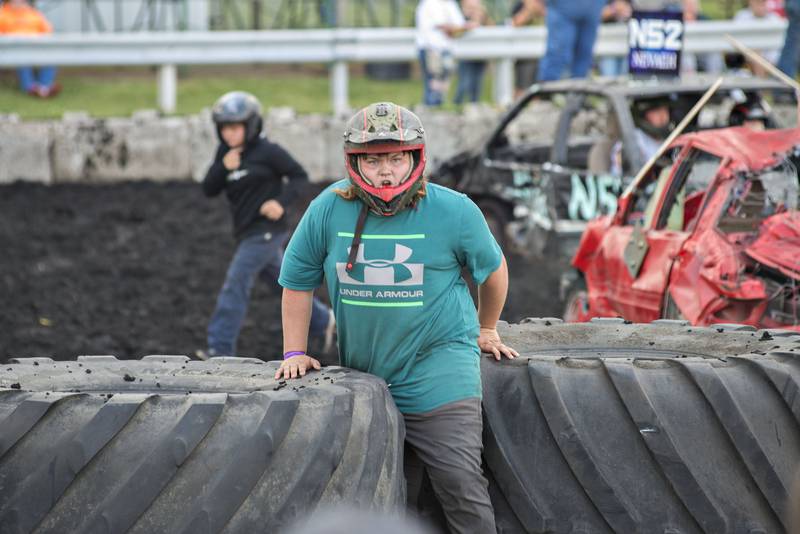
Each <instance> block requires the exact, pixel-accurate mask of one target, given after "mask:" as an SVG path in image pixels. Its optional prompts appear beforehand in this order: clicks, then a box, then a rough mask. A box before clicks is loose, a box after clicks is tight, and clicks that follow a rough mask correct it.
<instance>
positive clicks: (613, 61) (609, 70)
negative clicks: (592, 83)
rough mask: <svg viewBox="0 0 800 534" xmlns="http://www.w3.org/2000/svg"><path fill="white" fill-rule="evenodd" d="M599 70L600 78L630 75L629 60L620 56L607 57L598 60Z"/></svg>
mask: <svg viewBox="0 0 800 534" xmlns="http://www.w3.org/2000/svg"><path fill="white" fill-rule="evenodd" d="M597 70H599V71H600V76H611V77H617V76H622V75H623V74H628V58H626V57H619V56H606V57H601V58H600V59H598V60H597Z"/></svg>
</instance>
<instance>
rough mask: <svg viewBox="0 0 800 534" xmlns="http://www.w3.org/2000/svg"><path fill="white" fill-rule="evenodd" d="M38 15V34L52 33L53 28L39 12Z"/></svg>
mask: <svg viewBox="0 0 800 534" xmlns="http://www.w3.org/2000/svg"><path fill="white" fill-rule="evenodd" d="M37 13H38V15H39V32H40V33H53V26H52V24H50V22H49V21H48V20H47V19H46V18H45V16H44V15H42V13H41V12H39V11H37Z"/></svg>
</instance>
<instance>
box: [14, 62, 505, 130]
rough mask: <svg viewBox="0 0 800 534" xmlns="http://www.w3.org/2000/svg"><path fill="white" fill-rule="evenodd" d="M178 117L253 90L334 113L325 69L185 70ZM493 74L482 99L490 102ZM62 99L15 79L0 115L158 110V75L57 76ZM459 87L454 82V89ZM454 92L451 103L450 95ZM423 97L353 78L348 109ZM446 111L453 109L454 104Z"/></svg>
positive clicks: (304, 108)
mask: <svg viewBox="0 0 800 534" xmlns="http://www.w3.org/2000/svg"><path fill="white" fill-rule="evenodd" d="M178 78H179V79H178V107H177V112H176V114H177V115H187V114H193V113H197V112H199V111H200V110H201V109H203V108H204V107H210V106H211V104H213V102H214V101H215V100H216V99H217V98H218V97H219V96H220V95H222V94H223V93H225V92H227V91H233V90H242V91H249V92H251V93H253V94H254V95H256V96H257V97H258V98H259V100H261V102H262V104H263V105H264V106H265V107H267V108H268V107H278V106H288V107H292V108H294V109H295V110H296V111H297V112H298V113H330V112H331V104H330V84H329V81H328V77H327V74H326V70H325V68H324V67H321V66H318V67H315V68H307V67H304V68H300V67H298V68H296V69H293V68H287V67H281V68H275V69H270V68H268V67H263V66H262V67H253V68H252V69H247V68H243V67H238V68H235V69H181V70H180V73H179V76H178ZM489 78H490V74H489V73H488V72H487V76H486V79H485V83H484V90H483V99H484V100H485V101H487V102H489V101H491V80H490V79H489ZM58 81H59V83H60V84H61V85H62V91H61V94H59V95H58V96H57V97H55V98H52V99H47V100H40V99H37V98H33V97H31V96H28V95H25V94H22V93H21V92H20V91H19V90H18V89H17V86H16V80H15V78H14V77H13V76H12V75H5V76H3V77H2V78H0V113H17V114H19V115H20V117H21V118H23V119H45V118H58V117H61V116H62V115H63V114H64V112H67V111H87V112H88V113H89V114H90V115H92V116H93V117H111V116H116V117H120V116H129V115H130V114H131V113H132V112H134V111H136V110H140V109H155V108H156V107H157V101H156V72H155V71H154V70H149V69H101V70H91V71H87V70H85V69H83V70H80V71H75V70H69V69H65V70H62V71H61V72H60V73H59V76H58ZM454 88H455V78H454V80H453V84H452V87H451V89H454ZM453 92H454V91H452V90H451V100H452V93H453ZM421 98H422V86H421V82H420V81H419V79H416V78H413V77H412V79H409V80H399V81H381V80H374V79H371V78H368V77H366V76H364V75H363V74H353V75H351V77H350V105H351V106H352V107H354V108H358V107H361V106H365V105H367V104H369V103H371V102H375V101H379V100H391V101H393V102H397V103H398V104H401V105H405V106H413V105H416V104H418V103H419V102H420V101H421ZM445 109H454V107H453V106H452V104H448V105H447V106H445Z"/></svg>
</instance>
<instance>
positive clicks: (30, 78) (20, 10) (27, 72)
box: [0, 0, 61, 98]
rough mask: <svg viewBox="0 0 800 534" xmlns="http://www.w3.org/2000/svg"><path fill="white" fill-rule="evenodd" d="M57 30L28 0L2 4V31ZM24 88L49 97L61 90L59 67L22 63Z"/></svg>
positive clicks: (34, 32) (36, 32) (32, 32)
mask: <svg viewBox="0 0 800 534" xmlns="http://www.w3.org/2000/svg"><path fill="white" fill-rule="evenodd" d="M48 33H53V27H52V26H51V25H50V23H49V22H48V21H47V19H46V18H45V17H44V15H42V13H41V12H40V11H39V10H37V9H35V8H34V7H33V6H31V5H30V4H29V3H28V1H27V0H6V1H5V2H4V3H3V5H2V6H0V34H3V35H16V36H22V35H25V36H35V35H43V34H48ZM17 77H18V78H19V85H20V89H22V91H23V92H25V93H28V94H29V95H31V96H36V97H39V98H49V97H51V96H55V95H56V94H58V92H59V91H60V90H61V86H60V85H58V84H57V83H56V68H55V67H40V68H38V69H34V68H33V67H19V68H18V69H17Z"/></svg>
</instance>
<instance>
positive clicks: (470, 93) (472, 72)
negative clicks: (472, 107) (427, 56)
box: [454, 0, 492, 104]
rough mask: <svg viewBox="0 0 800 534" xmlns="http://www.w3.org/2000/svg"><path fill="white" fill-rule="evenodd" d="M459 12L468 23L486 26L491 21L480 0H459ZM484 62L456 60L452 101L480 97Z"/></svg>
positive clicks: (457, 101) (470, 99)
mask: <svg viewBox="0 0 800 534" xmlns="http://www.w3.org/2000/svg"><path fill="white" fill-rule="evenodd" d="M461 12H462V13H463V14H464V18H465V19H466V21H467V22H469V23H474V24H475V25H476V26H487V25H489V24H491V23H492V21H491V20H490V19H489V15H488V13H487V12H486V7H485V6H484V5H483V2H481V0H461ZM485 70H486V62H485V61H483V60H476V59H463V60H461V61H459V62H458V85H457V86H456V96H455V99H454V102H455V103H456V104H461V103H462V102H463V101H464V100H465V99H466V100H467V101H469V102H477V101H478V100H480V97H481V85H482V83H483V73H484V71H485Z"/></svg>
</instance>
